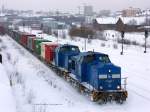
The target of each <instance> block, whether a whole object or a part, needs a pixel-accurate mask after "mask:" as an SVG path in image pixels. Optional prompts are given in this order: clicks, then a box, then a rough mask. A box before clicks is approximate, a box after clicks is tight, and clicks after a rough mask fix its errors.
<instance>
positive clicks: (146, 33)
mask: <svg viewBox="0 0 150 112" xmlns="http://www.w3.org/2000/svg"><path fill="white" fill-rule="evenodd" d="M147 38H148V30H145V45H144V46H145V51H144V53H146V43H147Z"/></svg>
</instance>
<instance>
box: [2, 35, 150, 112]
mask: <svg viewBox="0 0 150 112" xmlns="http://www.w3.org/2000/svg"><path fill="white" fill-rule="evenodd" d="M1 39H2V40H3V48H4V49H3V50H2V53H3V56H4V66H5V68H6V71H7V73H8V74H13V75H15V76H17V78H15V77H14V78H13V88H14V93H15V96H16V101H17V104H18V111H21V112H32V109H33V108H32V104H34V103H38V104H39V103H47V104H52V105H49V106H46V110H47V111H46V112H135V111H136V112H141V111H144V112H148V111H149V109H150V107H149V105H150V100H149V98H150V94H149V91H150V82H149V80H150V78H149V74H150V63H149V62H148V60H149V57H150V53H147V54H144V53H142V50H138V51H136V48H134V49H133V48H132V47H131V49H126V51H125V55H124V56H120V54H119V53H120V49H117V50H116V49H115V50H114V49H113V48H110V47H100V46H99V47H97V46H94V45H91V46H90V49H92V47H93V48H96V51H100V52H104V53H107V54H109V55H110V58H111V60H112V62H114V63H115V64H116V65H119V66H121V67H122V74H123V76H127V77H128V86H127V89H128V92H129V98H128V99H127V101H126V102H125V103H124V104H123V105H118V104H116V103H108V104H106V105H98V104H96V103H93V102H91V101H90V100H89V99H87V97H86V96H83V95H80V93H78V92H77V91H76V90H75V89H74V88H73V87H72V86H70V85H69V83H67V82H65V81H64V80H63V79H62V78H60V77H58V76H57V75H56V74H55V73H53V72H52V71H51V70H50V69H49V68H47V67H46V66H45V65H44V64H43V63H41V62H40V61H39V60H38V59H36V58H35V57H34V56H32V55H31V54H30V53H29V52H27V51H26V50H25V49H24V48H23V47H21V46H20V45H19V44H17V43H16V42H15V41H14V40H12V39H11V38H10V37H8V36H5V37H1ZM67 42H68V41H67ZM69 42H70V41H69ZM70 43H73V44H77V43H76V42H70ZM92 43H93V42H92ZM81 44H82V43H80V42H78V45H80V46H82V45H81ZM87 46H89V45H87ZM137 49H138V48H137ZM148 50H149V49H148ZM18 76H19V77H18ZM42 108H43V107H42ZM36 109H37V108H36ZM36 109H35V110H36ZM40 109H41V108H40Z"/></svg>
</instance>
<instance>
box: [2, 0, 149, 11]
mask: <svg viewBox="0 0 150 112" xmlns="http://www.w3.org/2000/svg"><path fill="white" fill-rule="evenodd" d="M1 4H4V5H5V7H7V8H13V9H23V10H26V9H34V10H56V9H58V10H60V11H63V10H64V11H69V12H71V11H75V10H76V11H77V9H78V8H77V7H78V6H83V5H84V4H86V5H93V6H94V10H96V11H98V10H101V9H111V10H120V9H123V8H126V7H130V6H132V7H136V8H142V9H146V8H150V0H0V6H1Z"/></svg>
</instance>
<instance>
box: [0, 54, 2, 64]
mask: <svg viewBox="0 0 150 112" xmlns="http://www.w3.org/2000/svg"><path fill="white" fill-rule="evenodd" d="M0 63H2V55H1V54H0Z"/></svg>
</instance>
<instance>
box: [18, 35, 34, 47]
mask: <svg viewBox="0 0 150 112" xmlns="http://www.w3.org/2000/svg"><path fill="white" fill-rule="evenodd" d="M28 37H35V35H33V34H29V33H22V34H21V39H20V43H21V44H22V45H23V46H27V42H28V39H27V38H28Z"/></svg>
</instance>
